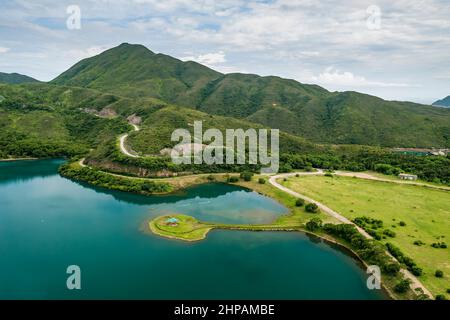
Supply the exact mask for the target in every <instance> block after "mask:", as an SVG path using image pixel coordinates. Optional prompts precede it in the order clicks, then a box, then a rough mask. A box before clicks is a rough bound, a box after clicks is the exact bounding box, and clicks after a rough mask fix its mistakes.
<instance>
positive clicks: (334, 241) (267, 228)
mask: <svg viewBox="0 0 450 320" xmlns="http://www.w3.org/2000/svg"><path fill="white" fill-rule="evenodd" d="M23 160H38V159H30V158H25V159H23ZM8 161H20V160H16V159H8ZM77 164H78V163H77ZM78 165H79V164H78ZM104 173H105V174H110V173H108V172H104ZM111 175H112V174H111ZM233 175H237V173H236V174H234V173H233ZM194 176H196V175H194ZM202 176H203V178H204V179H194V180H191V181H189V182H190V183H189V184H188V185H183V186H181V187H180V188H179V189H178V190H172V191H170V192H167V193H160V194H158V195H160V196H161V195H167V194H171V193H174V192H177V191H178V192H180V191H181V192H182V190H184V189H186V188H187V187H190V186H193V185H200V184H204V183H208V182H209V183H225V184H230V185H234V186H239V187H242V188H245V189H247V190H251V191H253V192H257V193H258V194H261V195H263V196H266V197H269V198H271V199H273V200H275V201H277V202H278V203H280V204H281V205H283V206H284V207H286V208H287V209H288V210H289V212H288V213H286V214H284V215H283V216H282V217H285V218H289V217H295V216H296V213H295V212H294V210H293V208H290V206H289V205H287V204H286V203H285V202H286V199H283V198H280V197H277V196H276V195H275V194H267V193H266V192H264V191H261V190H258V189H260V188H254V186H249V185H248V183H245V182H243V181H239V182H238V183H229V182H227V181H220V180H217V178H218V177H221V178H222V180H223V178H224V177H225V176H227V174H212V176H214V177H216V180H214V181H209V180H208V179H205V177H207V176H208V175H207V174H204V175H202ZM123 178H125V176H123ZM126 178H129V179H140V180H144V181H145V180H153V181H155V180H156V181H158V182H159V181H166V182H167V181H168V180H170V179H171V178H162V179H146V178H133V177H126ZM177 178H178V179H179V178H183V177H177ZM177 178H175V179H177ZM197 178H198V177H197ZM172 179H173V178H172ZM191 179H192V177H191ZM71 180H72V179H71ZM225 180H226V179H225ZM78 181H80V182H83V183H86V184H88V185H93V186H95V184H92V183H89V182H86V181H83V180H78ZM253 183H255V182H254V181H253ZM95 187H98V186H95ZM105 189H109V190H111V188H105ZM120 191H122V192H126V193H130V192H128V191H126V190H120ZM147 195H154V194H147ZM283 200H284V201H283ZM277 219H278V218H277ZM283 222H284V223H286V221H279V222H278V223H283ZM270 223H272V224H273V225H272V226H268V225H266V226H265V228H261V227H262V226H260V227H258V226H251V225H248V226H226V225H218V226H213V227H211V228H210V229H208V230H207V232H206V233H205V236H204V237H203V239H204V238H206V235H207V233H208V232H209V231H211V230H213V229H218V230H239V231H253V232H257V231H258V232H263V231H277V232H281V231H282V232H287V231H286V229H291V230H289V231H290V232H292V231H299V232H302V233H304V234H307V235H311V236H314V237H317V238H320V239H321V240H323V241H326V242H327V243H330V244H335V245H338V246H339V247H340V248H344V249H345V250H346V251H347V252H349V253H351V254H352V256H354V257H356V258H357V260H358V261H359V262H361V263H362V264H363V266H366V267H367V263H366V262H365V261H364V260H363V259H362V258H360V257H359V255H358V254H357V253H356V252H355V251H354V250H353V249H352V248H351V247H349V246H348V245H347V244H345V243H342V242H341V241H342V240H341V239H337V238H335V237H332V236H329V235H327V236H324V235H323V234H318V233H314V232H310V231H308V230H306V229H305V228H304V227H299V226H298V225H297V226H291V225H285V226H282V225H277V220H276V219H275V220H274V221H272V222H270ZM270 223H269V224H270ZM303 224H304V223H303ZM294 227H295V230H292V229H293V228H294ZM255 228H256V229H257V230H255ZM148 229H150V226H149V225H148V224H147V230H148ZM252 229H253V230H252ZM166 237H167V235H166ZM173 239H176V240H183V241H186V240H185V239H178V238H176V237H173ZM203 239H199V240H203ZM382 286H383V287H384V288H385V290H386V292H388V293H389V298H391V299H397V297H396V296H395V295H394V294H393V293H392V291H391V290H389V288H388V286H385V285H384V283H383V284H382Z"/></svg>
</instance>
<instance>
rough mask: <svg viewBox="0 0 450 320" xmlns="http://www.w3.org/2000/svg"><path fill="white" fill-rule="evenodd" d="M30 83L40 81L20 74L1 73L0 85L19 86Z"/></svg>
mask: <svg viewBox="0 0 450 320" xmlns="http://www.w3.org/2000/svg"><path fill="white" fill-rule="evenodd" d="M28 82H38V80H36V79H33V78H31V77H28V76H25V75H23V74H19V73H3V72H0V83H9V84H19V83H28Z"/></svg>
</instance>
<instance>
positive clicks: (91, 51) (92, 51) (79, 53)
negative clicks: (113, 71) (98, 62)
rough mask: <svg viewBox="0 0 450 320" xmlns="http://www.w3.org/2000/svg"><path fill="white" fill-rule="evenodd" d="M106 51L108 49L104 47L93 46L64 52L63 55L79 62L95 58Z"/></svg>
mask: <svg viewBox="0 0 450 320" xmlns="http://www.w3.org/2000/svg"><path fill="white" fill-rule="evenodd" d="M106 49H108V47H106V46H94V47H89V48H86V49H73V50H68V51H67V52H65V55H66V56H69V57H71V58H74V59H77V60H81V59H86V58H90V57H93V56H96V55H98V54H100V53H102V52H103V51H105V50H106Z"/></svg>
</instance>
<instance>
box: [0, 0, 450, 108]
mask: <svg viewBox="0 0 450 320" xmlns="http://www.w3.org/2000/svg"><path fill="white" fill-rule="evenodd" d="M123 42H127V43H136V44H143V45H145V46H146V47H147V48H149V49H150V50H152V51H153V52H157V53H159V52H161V53H165V54H168V55H171V56H174V57H176V58H179V59H181V60H194V61H197V62H200V63H202V64H205V65H207V66H209V67H211V68H213V69H215V70H218V71H220V72H223V73H231V72H242V73H255V74H259V75H263V76H265V75H276V76H280V77H284V78H289V79H295V80H297V81H300V82H302V83H313V84H318V85H320V86H322V87H325V88H326V89H328V90H330V91H348V90H352V91H359V92H364V93H368V94H373V95H376V96H379V97H382V98H384V99H388V100H408V101H415V102H419V103H427V104H428V103H432V102H434V101H435V100H438V99H442V98H444V97H446V96H448V95H450V0H408V1H407V0H395V1H392V0H389V1H385V0H378V1H375V0H373V1H372V0H369V1H366V0H321V1H315V0H247V1H246V0H220V1H215V0H70V1H66V0H59V1H54V0H29V1H26V0H1V1H0V72H18V73H22V74H26V75H29V76H32V77H34V78H36V79H39V80H42V81H48V80H51V79H53V78H55V77H56V76H57V75H59V74H60V73H62V72H63V71H65V70H67V69H68V68H69V67H71V66H72V65H73V64H75V63H76V62H78V61H79V60H81V59H84V58H87V57H91V56H94V55H96V54H98V53H100V52H102V51H103V50H106V49H108V48H111V47H114V46H117V45H119V44H121V43H123Z"/></svg>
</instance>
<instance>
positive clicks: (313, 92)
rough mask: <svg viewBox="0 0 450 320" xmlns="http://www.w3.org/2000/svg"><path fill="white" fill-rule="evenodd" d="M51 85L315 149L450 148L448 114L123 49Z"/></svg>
mask: <svg viewBox="0 0 450 320" xmlns="http://www.w3.org/2000/svg"><path fill="white" fill-rule="evenodd" d="M52 83H54V84H58V85H68V86H80V87H87V88H95V89H98V90H101V91H104V92H110V93H114V94H118V95H121V96H126V97H132V98H142V97H151V98H157V99H160V100H163V101H166V102H168V103H173V104H177V105H180V106H184V107H191V108H196V109H198V110H201V111H203V112H205V113H208V114H215V115H222V116H228V117H234V118H240V119H247V120H250V121H251V122H256V123H260V124H263V125H265V126H269V127H272V128H279V129H281V130H283V131H286V132H289V133H292V134H295V135H300V136H303V137H305V138H307V139H310V140H311V141H313V142H321V143H338V144H365V145H377V146H404V147H426V146H428V147H448V146H449V145H450V124H449V123H450V121H449V117H450V110H447V109H445V108H435V107H431V106H425V105H419V104H414V103H409V102H392V101H385V100H382V99H379V98H377V97H373V96H369V95H365V94H360V93H357V92H343V93H332V92H328V91H327V90H325V89H323V88H321V87H319V86H316V85H306V84H301V83H298V82H296V81H294V80H288V79H282V78H279V77H260V76H257V75H248V74H227V75H223V74H221V73H218V72H215V71H213V70H211V69H209V68H207V67H205V66H202V65H199V64H197V63H194V62H182V61H180V60H178V59H175V58H172V57H169V56H166V55H163V54H155V53H153V52H151V51H150V50H148V49H147V48H145V47H143V46H141V45H130V44H122V45H120V46H118V47H116V48H113V49H110V50H107V51H105V52H104V53H102V54H100V55H98V56H95V57H92V58H88V59H85V60H83V61H80V62H79V63H77V64H76V65H74V66H73V67H72V68H70V69H69V70H68V71H66V72H64V73H63V74H61V75H60V76H59V77H57V78H56V79H55V80H54V81H53V82H52Z"/></svg>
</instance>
